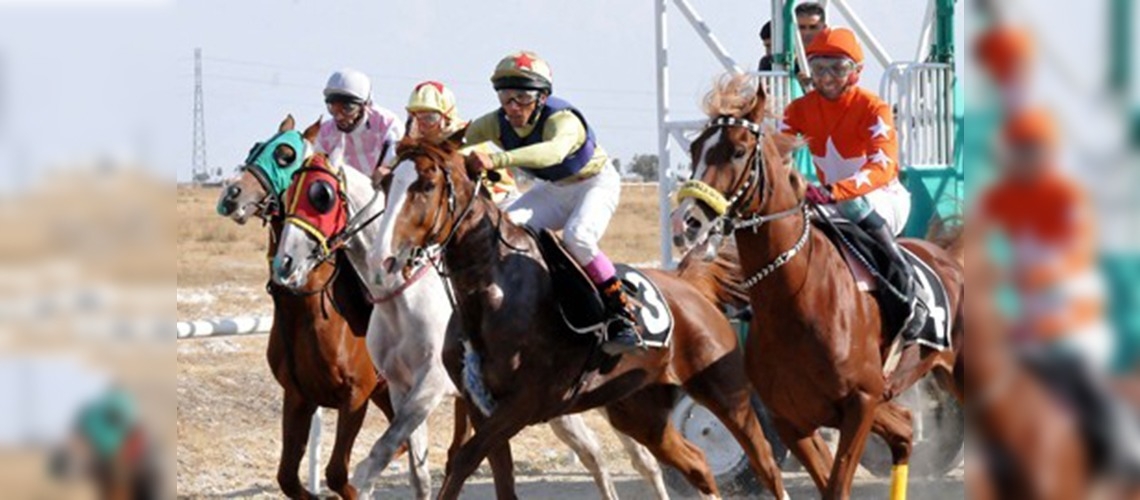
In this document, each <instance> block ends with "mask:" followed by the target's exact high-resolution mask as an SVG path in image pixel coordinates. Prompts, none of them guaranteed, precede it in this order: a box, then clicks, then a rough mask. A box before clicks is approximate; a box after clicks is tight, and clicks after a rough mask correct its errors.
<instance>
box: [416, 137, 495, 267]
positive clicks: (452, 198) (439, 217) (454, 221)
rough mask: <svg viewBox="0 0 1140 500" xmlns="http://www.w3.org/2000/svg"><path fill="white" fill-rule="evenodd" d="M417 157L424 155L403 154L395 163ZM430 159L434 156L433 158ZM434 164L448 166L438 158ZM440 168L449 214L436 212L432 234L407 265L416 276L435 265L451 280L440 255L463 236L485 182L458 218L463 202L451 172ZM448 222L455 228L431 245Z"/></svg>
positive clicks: (426, 237)
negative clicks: (460, 229)
mask: <svg viewBox="0 0 1140 500" xmlns="http://www.w3.org/2000/svg"><path fill="white" fill-rule="evenodd" d="M417 153H420V151H419V150H416V149H412V150H410V151H407V152H404V153H403V154H400V155H399V156H397V159H396V162H395V163H396V164H399V163H400V162H403V161H406V160H411V158H412V156H415V155H416V154H417ZM428 156H431V155H430V154H429V155H428ZM433 160H434V161H436V163H437V164H441V163H445V162H442V161H439V159H438V158H434V159H433ZM437 168H440V170H441V171H442V175H443V179H444V186H445V188H446V200H447V212H446V213H445V212H444V211H443V210H436V211H435V216H434V217H432V222H431V227H430V230H429V231H428V233H427V235H426V236H424V238H423V242H424V243H421V244H420V245H417V246H414V247H411V248H410V255H409V256H408V258H407V260H406V262H405V264H404V268H405V269H406V270H408V272H409V274H411V273H414V272H415V271H416V270H418V269H419V268H421V267H423V266H424V265H426V264H428V263H431V265H432V266H434V267H435V268H436V271H437V272H438V273H439V275H440V276H441V277H447V273H446V270H445V269H444V267H443V259H441V258H440V255H441V254H442V253H443V250H444V249H446V248H447V246H448V245H449V244H451V241H452V240H453V239H454V238H455V235H456V234H457V233H458V232H459V226H460V225H462V223H463V220H464V219H466V218H467V216H468V215H470V214H471V211H472V210H473V209H474V208H475V202H476V200H478V199H479V191H480V190H481V189H482V188H483V183H482V182H478V181H476V182H472V184H474V185H475V187H474V188H472V190H471V197H470V198H468V200H467V204H466V205H465V206H464V207H463V210H462V211H460V212H459V214H458V216H455V214H456V210H457V207H458V205H459V198H458V194H457V191H456V189H455V183H454V181H452V180H451V173H450V172H448V170H447V168H444V167H439V166H437ZM448 221H451V227H450V228H448V229H447V234H446V236H444V237H443V238H442V239H441V240H439V243H427V242H431V241H435V240H436V237H437V236H438V235H440V234H442V233H443V231H444V229H445V228H447V224H448Z"/></svg>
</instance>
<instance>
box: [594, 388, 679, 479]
mask: <svg viewBox="0 0 1140 500" xmlns="http://www.w3.org/2000/svg"><path fill="white" fill-rule="evenodd" d="M600 411H601V412H602V414H603V415H605V416H606V420H609V418H610V414H609V412H608V411H606V410H605V409H602V410H600ZM611 425H612V424H611ZM615 434H616V435H617V437H618V440H619V441H621V446H622V447H623V448H625V453H626V454H627V455H629V461H630V463H631V464H633V468H634V469H636V470H637V473H638V474H641V478H642V479H644V480H645V482H646V483H649V486H650V487H651V488H653V493H654V494H655V495H657V498H658V500H668V499H669V492H668V491H667V490H666V489H665V478H664V477H662V475H661V465H660V464H658V463H657V459H656V458H653V454H652V453H649V450H648V449H646V448H645V447H644V446H642V445H640V444H639V443H638V442H637V441H634V440H633V438H631V437H629V436H627V435H625V433H623V432H615Z"/></svg>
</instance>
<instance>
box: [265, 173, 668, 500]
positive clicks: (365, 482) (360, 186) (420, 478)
mask: <svg viewBox="0 0 1140 500" xmlns="http://www.w3.org/2000/svg"><path fill="white" fill-rule="evenodd" d="M333 161H334V164H335V158H334V159H333ZM340 170H341V171H342V172H343V175H342V178H343V179H344V181H345V184H346V185H345V186H344V188H343V191H344V192H345V195H346V196H347V198H348V200H347V202H348V212H349V217H350V220H349V223H348V225H349V226H350V227H352V226H353V225H355V224H358V223H360V222H362V221H367V220H369V219H371V218H372V216H373V215H376V214H377V212H379V211H380V210H382V209H383V207H384V205H385V200H384V196H383V194H382V193H378V192H377V191H375V190H374V189H373V187H372V183H371V180H370V179H369V178H368V177H367V176H365V175H364V174H362V173H360V172H358V171H357V170H355V169H352V168H341V169H340ZM374 197H375V198H376V201H375V203H371V204H370V203H369V202H370V201H372V200H373V199H374ZM285 204H286V206H288V205H289V203H288V202H286V203H285ZM378 226H379V225H378V224H367V225H364V227H363V228H362V229H361V230H360V231H359V232H357V233H356V234H354V235H352V236H351V237H350V238H349V240H348V241H347V244H346V246H345V251H346V252H347V255H348V259H349V261H351V262H352V265H353V267H354V268H355V270H356V272H358V273H359V274H360V276H361V277H362V278H364V279H363V282H364V283H366V284H367V286H368V292H369V294H370V295H371V300H373V302H374V304H375V305H374V309H373V311H372V316H371V323H370V325H369V328H368V338H367V345H368V349H369V352H370V354H371V356H372V362H373V364H375V365H376V368H377V370H379V371H380V373H381V374H383V375H384V377H385V379H387V381H388V384H389V390H390V391H391V398H392V406H393V408H394V409H395V412H396V414H395V417H394V418H393V419H392V421H391V422H390V424H389V426H388V429H387V430H386V431H385V432H384V435H383V436H381V437H380V439H379V440H377V441H376V443H375V444H374V445H373V446H372V449H371V451H370V452H369V454H368V457H367V458H365V459H364V460H363V461H362V462H361V463H359V464H358V465H357V467H356V469H355V471H354V473H353V476H352V480H351V483H352V484H353V485H354V486H355V487H356V488H357V489H359V490H360V491H370V489H369V488H368V487H370V486H371V485H372V483H373V480H374V479H375V478H376V476H377V475H378V474H379V473H380V472H381V471H383V470H384V469H385V468H386V467H387V466H388V464H389V462H391V460H392V456H393V454H394V453H395V452H396V450H397V448H398V447H399V445H400V443H403V442H405V441H407V442H408V446H409V459H410V460H411V466H412V469H413V474H412V483H413V487H414V489H415V491H416V497H417V498H420V499H426V498H428V496H429V495H430V493H431V482H430V481H431V479H430V476H429V475H428V468H427V443H428V441H427V435H426V433H427V428H426V426H424V425H423V424H424V422H425V421H426V420H427V417H428V415H429V414H430V413H431V412H432V410H434V409H435V408H436V406H438V405H439V403H440V402H441V401H442V400H443V399H444V398H445V397H453V398H457V399H456V404H457V408H458V407H459V405H461V404H462V403H461V400H460V399H458V396H459V392H458V391H457V390H456V388H455V386H454V384H453V383H452V382H451V379H450V378H449V376H448V375H447V371H446V370H445V369H444V367H443V363H442V359H441V355H440V353H441V351H442V349H443V343H444V336H445V334H446V331H447V323H448V321H449V319H450V318H451V314H452V307H451V302H450V300H449V298H448V295H447V291H446V290H445V289H444V281H443V279H441V278H440V276H439V274H438V273H437V272H436V271H435V269H434V267H432V266H430V265H427V266H424V268H423V269H422V271H421V272H420V273H417V276H412V277H410V278H411V279H408V280H405V281H401V282H399V283H390V282H389V283H385V284H384V285H383V286H381V285H379V284H377V283H375V282H374V281H373V280H372V279H369V278H370V277H371V276H373V275H374V274H375V273H374V272H373V270H371V269H370V267H369V255H370V252H371V249H372V247H373V242H374V240H376V239H377V238H378V237H379V236H380V235H379V228H378ZM328 236H331V235H328ZM320 252H321V243H320V242H319V241H318V239H317V237H316V236H314V235H313V233H312V232H311V230H306V229H304V228H302V227H301V225H298V224H296V223H287V224H286V226H285V229H284V231H283V232H282V234H281V241H280V245H279V247H278V251H277V255H276V256H275V258H274V273H273V279H274V281H275V282H277V283H278V284H280V285H282V286H286V287H290V288H302V287H304V286H305V282H306V278H307V277H308V274H309V272H310V271H311V270H312V269H313V268H314V266H315V265H316V264H317V263H318V262H319V260H318V259H319V255H320ZM550 425H551V428H552V429H553V430H554V434H555V435H556V436H557V437H558V438H559V439H560V440H562V441H563V442H564V443H566V444H567V445H569V446H570V447H571V448H572V449H573V450H574V452H575V453H576V454H577V456H578V459H579V460H580V461H581V462H582V464H583V465H585V466H586V468H587V469H589V470H590V473H591V474H592V475H593V477H594V481H595V483H596V484H597V486H598V488H599V490H600V492H601V495H602V498H605V499H607V500H608V499H616V498H617V493H616V491H615V489H614V486H613V481H612V479H611V477H610V475H609V473H608V472H607V471H606V470H605V469H604V468H603V467H601V465H600V461H599V458H600V455H601V448H600V446H599V445H598V441H597V438H596V437H595V435H594V433H593V432H592V431H591V430H590V428H589V427H587V426H586V424H585V422H584V421H583V419H582V417H581V416H580V415H567V416H563V417H559V418H557V419H554V420H551V421H550ZM619 437H620V438H621V440H622V444H623V446H624V447H625V449H626V450H627V452H628V453H629V454H630V457H631V461H632V462H633V465H634V468H635V469H637V471H638V472H639V473H640V474H641V475H642V477H644V478H645V480H646V481H647V482H649V483H650V485H651V486H652V487H653V489H654V492H655V494H656V495H657V497H658V498H668V494H667V493H666V490H665V484H664V481H663V480H662V477H661V469H660V466H659V465H658V463H657V461H656V459H654V458H653V456H652V454H650V453H649V451H648V450H647V449H645V448H644V447H642V446H641V445H640V444H637V443H636V442H634V441H633V440H631V439H629V438H628V437H625V436H624V435H621V434H620V433H619Z"/></svg>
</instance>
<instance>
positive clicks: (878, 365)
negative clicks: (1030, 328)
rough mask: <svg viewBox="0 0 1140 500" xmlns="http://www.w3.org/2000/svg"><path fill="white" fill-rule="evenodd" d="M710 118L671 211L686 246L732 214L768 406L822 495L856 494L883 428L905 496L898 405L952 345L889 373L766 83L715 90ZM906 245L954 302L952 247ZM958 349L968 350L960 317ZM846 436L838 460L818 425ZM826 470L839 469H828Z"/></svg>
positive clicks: (957, 278)
mask: <svg viewBox="0 0 1140 500" xmlns="http://www.w3.org/2000/svg"><path fill="white" fill-rule="evenodd" d="M706 103H707V104H708V106H706V107H707V108H709V109H707V110H706V111H707V112H708V114H709V117H710V119H711V120H712V121H710V123H709V127H708V128H706V129H705V130H704V132H702V133H701V135H700V136H699V137H698V138H697V139H696V140H695V141H694V142H693V144H692V162H693V165H694V174H693V181H690V183H689V185H690V186H691V187H693V190H695V191H696V192H698V193H699V194H700V196H694V197H688V198H685V199H684V200H682V201H681V204H680V206H678V208H677V209H676V210H675V211H674V213H673V225H674V227H675V228H677V229H679V231H678V233H679V234H677V235H676V241H675V242H676V243H679V244H682V245H693V244H697V243H701V242H703V240H705V239H706V238H707V237H708V235H709V234H710V233H711V232H712V231H713V229H714V228H717V227H722V226H721V224H722V223H724V222H725V221H727V222H728V223H729V224H731V226H732V227H734V228H740V227H748V229H746V230H737V231H735V232H734V235H735V239H736V243H737V247H738V248H739V251H740V261H741V266H742V267H743V269H744V276H746V277H747V279H746V280H745V284H746V285H749V286H750V294H751V299H752V307H753V311H754V316H753V319H752V323H751V325H750V333H749V335H748V339H747V342H746V346H745V357H746V358H747V366H748V375H749V377H750V378H751V380H752V383H753V385H754V386H755V388H756V390H757V392H758V393H759V395H760V398H761V399H762V400H763V401H764V404H765V405H767V407H768V409H769V410H771V412H772V414H773V416H774V421H775V425H776V429H777V431H778V432H779V434H780V438H781V440H782V441H783V442H784V443H785V444H787V445H788V446H789V447H790V448H791V450H792V451H793V452H794V453H795V455H796V457H797V458H799V460H800V462H801V463H803V464H804V466H805V467H806V468H807V470H808V472H809V473H810V474H811V477H812V479H813V480H814V481H815V483H816V485H817V487H819V488H820V490H821V492H823V493H824V497H825V498H847V497H849V496H850V494H851V484H852V481H853V479H854V476H855V471H856V468H857V467H858V465H859V458H860V456H861V455H862V453H863V448H864V446H865V444H866V440H867V436H868V434H869V433H870V432H872V431H873V432H875V433H876V434H878V435H880V436H882V437H883V438H884V439H885V440H886V442H887V444H888V445H889V446H890V448H891V456H892V463H894V464H895V468H894V474H893V476H894V478H893V482H892V488H891V497H892V499H899V498H904V497H905V495H906V475H907V464H908V463H909V462H908V461H909V455H910V451H911V437H912V430H911V415H910V412H909V411H908V410H907V409H906V408H904V407H902V406H901V405H898V404H896V403H892V402H890V397H891V395H893V394H900V393H902V392H903V391H904V390H905V389H906V388H907V387H908V386H910V385H911V384H913V383H914V382H915V381H917V380H918V379H919V378H921V377H922V376H923V375H925V374H926V373H928V372H929V371H930V370H931V369H932V368H934V369H935V370H936V373H937V375H938V377H939V381H940V382H942V383H943V384H944V385H946V386H947V389H948V390H952V389H954V387H953V376H952V375H953V367H954V362H955V352H953V351H952V350H947V351H945V352H938V351H934V350H930V351H931V352H926V350H923V351H922V352H920V351H919V346H917V345H914V346H910V347H908V348H906V349H905V350H903V352H902V356H901V361H900V364H899V365H898V366H899V368H898V369H896V370H894V372H893V373H892V374H891V375H890V377H889V378H888V377H887V376H886V375H884V360H885V359H886V358H887V355H888V351H889V349H890V347H891V346H890V345H889V343H887V342H883V338H884V322H883V319H882V318H881V317H880V313H879V304H878V303H877V301H876V300H875V298H874V297H872V296H871V295H870V294H867V293H864V292H861V291H860V290H859V289H858V288H857V286H856V283H855V280H854V279H853V277H852V273H851V272H850V271H849V270H848V267H847V264H846V262H845V261H844V258H843V257H842V255H840V253H839V251H838V250H837V249H836V247H835V246H834V245H832V243H831V242H830V241H829V240H828V239H827V237H826V236H824V234H823V233H822V232H821V231H819V230H817V229H816V228H814V227H813V226H812V223H811V222H810V220H809V216H808V213H809V212H808V209H807V207H806V206H805V205H804V201H803V190H804V186H805V181H804V179H803V178H802V177H801V176H800V175H799V173H798V172H796V171H795V169H793V168H792V164H791V162H790V158H789V155H788V153H790V151H791V150H793V149H794V147H795V146H796V145H798V143H797V142H796V141H795V140H794V139H793V138H791V137H788V136H781V135H779V134H775V136H773V135H774V134H771V133H769V132H770V128H769V127H765V126H763V125H761V124H762V123H763V122H764V120H765V119H766V118H767V116H766V108H765V105H766V95H765V92H764V89H763V87H762V86H756V85H755V82H753V81H751V80H749V79H748V77H746V76H737V77H732V78H724V79H722V80H721V81H720V82H719V84H718V87H717V88H716V89H714V90H713V91H712V92H711V93H710V94H709V97H708V98H706ZM903 245H904V246H905V247H907V248H908V249H909V250H911V251H912V252H913V253H914V254H915V255H917V256H918V257H919V258H920V259H922V260H923V261H925V262H926V263H928V264H929V265H930V266H931V267H932V268H933V269H934V270H935V271H936V272H937V273H938V275H939V276H940V277H941V279H942V281H943V283H945V284H946V287H947V293H948V295H949V297H950V300H951V310H953V311H957V310H958V302H959V299H960V296H961V293H962V290H963V279H962V269H961V266H959V265H958V263H957V262H955V261H954V260H953V259H952V258H951V257H950V256H949V255H948V254H947V253H946V252H945V251H944V250H943V249H942V248H940V247H938V246H936V245H934V244H931V243H928V242H925V241H920V240H906V241H905V242H904V243H903ZM954 324H955V329H954V331H953V332H952V333H951V338H952V345H953V346H954V348H959V347H960V346H961V345H962V329H961V322H960V321H955V322H954ZM822 426H828V427H835V428H838V429H839V431H840V440H839V447H838V449H837V456H836V459H835V461H834V463H833V464H831V463H829V462H830V461H831V457H830V453H828V452H827V450H826V448H821V447H820V446H819V440H818V438H816V437H815V431H816V430H817V429H818V428H820V427H822ZM829 468H830V474H829V473H828V469H829Z"/></svg>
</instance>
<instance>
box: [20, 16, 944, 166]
mask: <svg viewBox="0 0 1140 500" xmlns="http://www.w3.org/2000/svg"><path fill="white" fill-rule="evenodd" d="M851 3H852V4H853V5H854V7H855V9H856V11H857V12H858V13H859V15H860V16H861V17H862V18H863V19H864V20H865V21H866V23H867V24H868V25H869V26H870V27H871V29H872V30H873V31H875V32H876V34H877V35H878V36H879V37H880V39H881V41H882V42H883V44H884V45H885V46H886V47H887V49H888V50H889V51H890V52H891V53H892V55H893V56H894V57H895V58H896V59H909V58H913V56H914V51H915V46H916V42H917V39H918V28H919V20H920V18H921V16H922V14H923V9H924V6H925V2H920V1H917V0H914V1H911V0H906V1H901V0H891V1H883V0H880V1H875V0H852V2H851ZM693 5H694V6H695V7H696V9H697V10H698V12H700V14H701V15H702V16H703V17H704V18H705V21H706V22H707V23H708V24H709V26H710V27H712V29H713V30H714V31H715V32H716V34H717V36H718V37H719V38H720V40H721V42H722V43H723V44H724V45H725V46H726V47H727V49H728V50H729V52H730V53H731V54H732V55H733V56H734V57H735V58H736V59H737V60H738V61H739V63H740V64H741V65H742V66H744V67H748V68H751V67H752V66H754V64H755V61H756V60H757V58H758V57H759V56H760V54H761V51H762V49H761V46H760V44H759V39H758V37H757V32H758V30H759V27H760V25H761V24H762V23H763V22H764V21H765V20H767V19H768V14H769V13H768V8H767V5H766V3H765V2H756V1H743V0H735V1H729V0H717V1H712V0H693ZM830 14H831V16H832V24H833V25H836V24H838V25H842V24H846V22H845V21H844V20H843V19H842V18H841V16H839V14H838V12H837V11H835V9H831V12H830ZM0 15H2V16H3V19H4V21H5V22H4V24H5V29H4V30H0V165H6V167H4V168H3V169H0V171H3V172H4V173H5V175H4V177H7V178H9V179H12V178H15V179H16V180H17V181H19V179H20V178H21V177H22V176H29V175H34V172H35V171H36V170H37V169H40V168H43V167H42V166H43V165H65V164H68V163H69V162H75V161H81V160H85V159H90V158H93V157H97V156H111V157H115V158H141V159H142V160H143V161H145V162H146V163H148V164H151V165H154V166H155V167H156V168H158V169H161V170H163V171H167V172H176V173H177V177H178V178H179V179H186V178H187V177H188V175H189V171H190V157H191V154H190V150H191V130H192V128H191V127H192V107H193V50H194V48H195V47H201V48H202V50H203V53H204V57H205V60H204V73H205V83H204V87H205V111H206V134H207V136H206V137H207V147H208V159H209V163H210V165H211V166H212V167H221V168H223V169H225V170H227V171H228V170H229V169H230V168H232V167H233V166H234V165H236V164H237V163H238V162H240V161H241V160H242V159H243V158H244V154H245V153H246V152H247V151H248V149H249V146H250V145H251V144H252V143H253V142H254V141H256V140H259V139H262V138H264V137H266V136H268V135H269V134H270V133H271V132H273V131H274V130H275V129H276V125H277V123H278V122H279V121H280V120H281V119H282V118H283V117H284V116H285V114H286V113H293V114H294V115H295V116H296V117H297V119H298V121H299V122H301V123H309V122H311V121H313V120H315V119H316V118H317V116H318V115H319V114H321V113H322V112H323V111H324V110H323V104H322V102H321V88H322V86H323V84H324V81H325V79H326V78H327V76H328V74H329V73H331V72H332V71H333V70H335V69H337V68H340V67H343V66H352V67H356V68H359V69H361V70H363V71H365V72H367V73H368V74H369V75H370V76H372V77H373V79H374V87H375V91H374V94H375V99H376V101H377V102H378V103H379V104H380V105H382V106H385V107H388V108H389V109H393V110H396V111H399V112H400V113H401V114H402V111H401V110H402V106H403V103H404V101H405V99H406V98H407V94H408V92H409V91H410V89H411V87H412V86H413V85H414V84H415V83H416V82H418V81H421V80H424V79H429V78H430V79H438V80H442V81H444V82H445V83H448V84H449V85H451V86H452V87H453V88H454V90H455V91H456V93H457V95H458V97H459V101H460V104H459V107H460V110H461V112H462V113H463V115H464V116H465V117H468V118H473V117H475V116H477V115H479V114H482V113H484V112H487V111H490V110H492V109H493V107H494V105H495V102H494V94H493V92H492V90H491V89H490V84H489V83H488V81H487V79H488V76H489V74H490V71H491V69H492V68H493V66H494V64H495V63H496V61H497V60H498V59H499V58H500V57H502V56H503V55H505V54H506V53H508V52H511V51H513V50H517V49H520V48H528V49H531V50H535V51H537V52H538V53H539V54H540V55H542V56H543V57H545V58H547V59H548V60H549V61H550V63H551V65H552V66H553V69H554V76H555V89H556V92H557V93H558V94H560V95H561V96H563V97H565V98H567V99H569V100H570V101H572V102H574V103H575V104H576V105H578V106H579V107H580V108H581V109H583V110H584V112H585V113H586V116H587V118H588V119H589V120H590V121H591V122H592V124H593V125H594V126H595V127H596V128H597V130H598V135H599V140H600V142H601V144H602V145H603V146H604V147H605V148H606V149H607V150H609V151H610V152H611V154H613V155H614V156H616V157H618V158H621V159H623V160H627V159H628V158H629V157H631V156H632V155H633V154H635V153H656V107H655V104H656V101H655V94H654V93H655V89H656V83H655V79H654V78H655V62H654V25H653V2H651V1H648V0H636V1H634V0H624V1H614V0H610V1H602V0H578V1H573V2H568V1H554V0H543V1H523V0H510V1H495V2H464V1H435V2H431V1H416V2H390V1H356V0H353V1H335V2H317V1H310V0H296V1H270V0H242V1H221V0H200V1H185V2H172V1H161V0H133V1H131V0H119V1H99V0H87V1H79V0H71V1H67V2H64V1H60V0H47V1H42V2H38V3H33V2H19V1H16V2H13V1H12V0H0ZM669 32H670V51H671V52H670V59H671V71H672V75H673V79H672V81H671V91H670V98H671V100H672V102H673V106H674V117H677V118H684V117H697V116H698V113H697V107H696V103H697V102H698V100H699V98H700V97H701V95H702V94H703V92H704V91H705V90H707V88H708V87H709V83H710V81H711V80H712V78H713V77H714V76H715V75H716V74H717V73H718V72H719V71H720V70H721V68H720V66H719V63H718V62H717V61H716V59H714V58H713V57H712V56H711V55H710V54H709V53H708V51H707V50H706V49H705V47H704V45H703V44H702V42H701V41H700V40H699V39H698V38H697V36H696V35H695V34H693V32H692V30H691V29H689V26H688V24H687V23H685V22H684V21H683V19H682V17H681V16H680V13H679V12H678V11H677V10H676V9H671V22H670V26H669ZM875 66H876V65H875V64H870V65H869V68H868V74H867V77H866V78H865V80H864V81H865V82H868V84H871V85H870V86H872V87H873V88H877V86H878V85H877V82H878V80H879V69H878V68H877V67H875Z"/></svg>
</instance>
